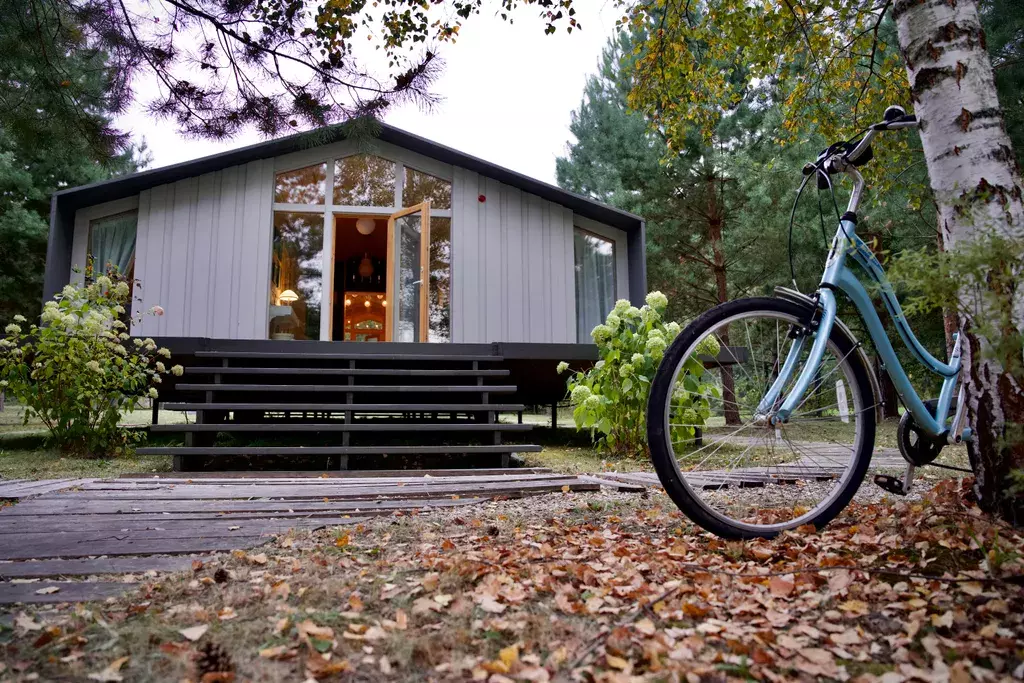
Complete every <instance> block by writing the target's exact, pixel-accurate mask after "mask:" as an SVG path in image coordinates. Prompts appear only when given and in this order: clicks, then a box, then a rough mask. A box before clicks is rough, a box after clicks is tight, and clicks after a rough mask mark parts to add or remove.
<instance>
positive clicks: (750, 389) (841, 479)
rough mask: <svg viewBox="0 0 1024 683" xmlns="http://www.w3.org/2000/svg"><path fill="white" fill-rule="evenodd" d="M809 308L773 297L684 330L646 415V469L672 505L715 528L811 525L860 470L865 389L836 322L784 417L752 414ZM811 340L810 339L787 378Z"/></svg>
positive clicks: (844, 497)
mask: <svg viewBox="0 0 1024 683" xmlns="http://www.w3.org/2000/svg"><path fill="white" fill-rule="evenodd" d="M810 316H811V309H810V308H809V307H807V306H801V305H799V304H796V303H793V302H789V301H784V300H780V299H767V298H760V299H741V300H739V301H731V302H729V303H725V304H722V305H720V306H717V307H715V308H713V309H711V310H710V311H708V312H706V313H705V314H704V315H702V316H701V317H700V318H698V319H697V320H695V321H694V322H693V323H692V324H690V325H689V326H688V327H687V328H686V329H685V330H683V331H682V332H681V333H680V334H679V336H678V337H677V338H676V339H675V340H674V341H673V342H672V344H671V345H670V346H669V348H668V349H667V350H666V352H665V357H664V359H663V360H662V362H661V365H660V367H659V368H658V373H657V375H656V376H655V379H654V382H653V385H652V387H651V397H650V400H649V402H648V413H647V430H648V442H649V445H650V448H651V457H652V460H653V463H654V467H655V470H656V471H657V473H658V477H659V478H660V479H661V482H662V484H663V485H664V487H665V490H666V492H667V493H668V494H669V496H670V497H671V498H672V500H673V501H674V502H675V503H676V505H678V506H679V508H680V509H681V510H682V511H683V512H684V513H686V515H687V516H688V517H689V518H690V519H692V520H693V521H694V522H696V523H697V524H700V525H701V526H702V527H704V528H705V529H707V530H709V531H711V532H713V533H715V534H718V535H719V536H723V537H726V538H753V537H765V538H770V537H772V536H775V535H777V534H778V533H780V532H781V531H784V530H786V529H792V528H795V527H797V526H801V525H803V524H813V525H815V526H817V527H819V528H820V527H822V526H824V525H825V524H827V523H828V522H829V521H831V520H832V519H833V518H834V517H835V516H836V515H837V514H839V512H840V511H841V510H842V509H843V508H844V507H845V506H846V505H847V504H848V503H849V501H850V499H851V498H853V495H854V494H855V493H856V492H857V489H858V487H859V486H860V482H861V480H862V479H863V478H864V473H865V472H866V470H867V466H868V462H869V460H870V457H871V450H872V448H873V447H874V441H875V405H874V394H873V392H872V388H871V382H870V379H869V376H868V374H867V369H866V368H865V367H864V364H863V362H862V361H861V359H860V356H859V355H858V354H857V353H856V348H857V347H856V345H855V344H853V343H851V341H850V340H849V339H848V338H847V337H846V336H845V335H844V334H843V333H842V332H840V331H839V330H835V329H834V330H833V331H832V335H831V337H830V339H829V343H828V345H827V348H826V352H825V357H824V359H823V360H822V364H821V366H820V368H819V369H818V372H817V375H816V377H815V380H814V382H812V384H811V387H810V388H809V390H808V392H807V393H806V394H805V395H804V397H803V399H802V400H801V403H800V404H799V406H798V407H797V408H796V410H794V411H793V414H792V415H791V416H790V419H789V420H788V421H787V422H786V423H784V424H778V425H772V424H771V423H770V421H766V420H755V419H754V418H755V412H756V409H757V407H758V404H759V403H760V402H761V399H762V398H763V397H764V395H765V393H766V392H767V390H768V388H769V386H771V384H772V382H774V380H775V378H776V377H777V376H778V373H779V370H780V368H781V366H782V364H783V363H784V361H785V359H786V356H787V353H788V352H789V349H790V346H791V345H792V344H793V343H794V341H795V339H796V337H797V336H799V335H800V334H803V333H804V332H805V331H806V329H807V328H806V325H807V323H808V322H809V319H810ZM810 346H811V344H810V339H808V340H807V342H806V343H805V344H804V345H803V351H802V355H801V356H800V362H799V364H798V366H797V367H796V369H795V371H794V372H793V373H792V375H791V379H790V385H791V384H792V383H793V381H795V379H796V377H797V376H798V374H799V371H800V369H801V368H802V366H803V364H804V362H805V361H806V356H807V353H808V350H809V349H810ZM789 389H790V386H786V387H784V388H783V391H782V393H781V395H780V398H779V400H778V402H777V404H776V406H775V408H776V409H777V408H778V405H779V404H781V401H782V399H783V398H785V397H786V396H787V395H788V393H789ZM772 412H774V410H773V411H772Z"/></svg>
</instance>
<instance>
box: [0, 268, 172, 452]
mask: <svg viewBox="0 0 1024 683" xmlns="http://www.w3.org/2000/svg"><path fill="white" fill-rule="evenodd" d="M129 296H130V287H129V285H128V281H127V280H126V279H125V278H124V277H122V276H120V275H118V274H117V273H116V272H112V273H109V274H106V275H101V276H99V277H97V278H95V280H93V281H91V282H90V284H87V285H85V286H83V287H76V286H75V285H68V286H67V287H65V288H64V290H63V291H61V292H60V293H59V294H57V295H56V296H55V297H54V299H53V301H48V302H46V305H45V306H44V307H43V313H42V316H41V317H40V324H39V325H35V324H33V325H31V326H30V327H29V328H28V329H27V330H23V329H22V325H23V324H25V323H26V322H27V321H26V320H25V318H24V317H23V316H15V317H14V322H13V323H11V324H10V325H8V326H7V327H6V328H5V330H4V332H5V333H6V337H5V338H3V339H0V388H3V389H6V391H7V393H8V394H10V395H12V396H14V397H15V398H16V399H18V400H19V401H20V402H21V403H22V404H24V405H25V407H26V410H25V421H26V422H28V420H29V419H30V418H32V417H36V418H38V419H39V420H40V421H42V423H43V424H44V425H46V428H47V429H48V430H49V431H50V434H51V436H52V438H53V440H54V441H55V442H56V445H57V446H58V447H59V448H60V449H61V450H62V451H64V452H66V453H70V454H76V455H87V456H106V455H118V454H121V453H124V452H125V451H126V450H129V449H130V448H131V446H132V444H133V443H134V441H135V439H136V438H138V437H137V436H136V435H134V434H132V433H130V432H128V431H127V430H125V429H122V428H121V427H119V426H118V421H119V420H120V418H121V414H122V413H123V412H124V411H129V410H133V409H134V408H135V407H136V406H138V404H139V401H140V400H142V399H143V398H144V397H149V398H157V396H158V390H157V385H158V384H160V382H161V375H164V374H166V373H168V372H171V373H173V374H175V375H180V374H181V372H182V369H181V366H179V365H176V366H174V367H173V368H170V369H168V368H167V366H166V365H165V363H166V362H167V359H168V358H170V355H171V354H170V352H169V351H168V350H167V349H158V348H157V347H156V343H154V341H153V340H152V339H132V338H131V337H130V336H129V335H128V325H127V324H126V323H125V321H124V320H123V318H124V316H125V304H126V303H127V302H128V298H129ZM159 312H162V311H160V310H159V309H156V308H154V309H151V310H150V311H149V312H148V313H149V314H157V313H159ZM139 317H140V318H141V316H139Z"/></svg>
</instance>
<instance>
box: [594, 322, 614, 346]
mask: <svg viewBox="0 0 1024 683" xmlns="http://www.w3.org/2000/svg"><path fill="white" fill-rule="evenodd" d="M612 332H613V330H612V328H610V327H608V326H607V325H598V326H597V327H595V328H594V329H593V330H591V331H590V336H591V337H593V338H594V341H595V342H596V343H598V344H600V343H601V342H603V341H606V340H607V339H609V338H610V337H611V336H612Z"/></svg>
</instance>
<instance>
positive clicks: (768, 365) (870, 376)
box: [647, 107, 973, 539]
mask: <svg viewBox="0 0 1024 683" xmlns="http://www.w3.org/2000/svg"><path fill="white" fill-rule="evenodd" d="M916 127H917V119H916V117H915V116H914V115H912V114H910V115H908V114H907V113H906V112H905V111H904V110H903V109H902V108H900V107H889V108H888V109H887V110H886V111H885V115H884V120H883V121H882V122H880V123H877V124H874V125H872V126H869V127H868V128H867V129H866V130H865V131H863V135H862V136H861V137H860V138H859V139H856V138H855V139H851V140H848V141H844V142H838V143H835V144H833V145H830V146H829V147H828V148H827V149H825V150H824V151H822V152H821V154H819V155H818V158H817V159H816V160H815V161H814V163H810V164H807V165H806V166H805V167H804V169H803V175H804V180H803V182H802V183H801V185H800V190H799V192H798V194H797V201H799V197H800V193H802V192H803V189H804V187H806V185H807V183H808V181H809V180H810V179H811V178H812V177H813V178H816V179H817V183H818V187H819V189H828V190H832V189H833V184H832V177H833V176H836V175H838V174H845V175H846V176H848V177H849V178H851V179H852V181H853V190H852V193H851V196H850V199H849V203H848V205H847V210H846V212H845V213H844V214H842V215H841V216H839V225H838V227H837V229H836V232H835V235H834V237H833V238H832V242H831V247H830V250H829V252H828V257H827V259H826V262H825V267H824V273H823V274H822V277H821V281H820V283H819V285H818V288H817V290H816V292H815V293H814V294H813V295H812V296H808V295H805V294H802V293H800V292H799V291H797V290H795V289H788V288H783V287H779V288H776V290H775V298H771V297H760V298H748V299H739V300H735V301H730V302H727V303H724V304H720V305H718V306H716V307H715V308H712V309H710V310H709V311H707V312H705V313H704V314H702V315H701V316H700V317H698V318H697V319H696V320H694V321H693V322H692V323H691V324H690V325H688V326H687V327H686V329H684V330H683V331H682V332H681V333H680V334H679V335H678V336H677V337H676V338H675V339H674V340H673V342H672V344H671V345H670V346H669V348H668V349H667V350H666V352H665V356H664V358H663V359H662V361H661V364H660V366H659V368H658V372H657V374H656V376H655V378H654V381H653V383H652V386H651V393H650V398H649V400H648V406H647V436H648V443H649V446H650V449H651V458H652V461H653V464H654V468H655V470H656V471H657V474H658V477H659V479H660V480H661V483H662V485H663V486H664V487H665V491H666V492H667V493H668V495H669V496H670V497H671V498H672V500H673V501H674V502H675V504H676V505H677V506H678V507H679V508H680V509H681V510H682V511H683V512H684V513H685V514H686V515H687V516H688V517H689V518H690V519H691V520H692V521H694V522H695V523H697V524H699V525H700V526H702V527H704V528H705V529H707V530H708V531H711V532H713V533H715V534H717V535H719V536H722V537H725V538H733V539H743V538H755V537H764V538H771V537H773V536H775V535H777V534H779V533H781V532H782V531H785V530H787V529H793V528H796V527H799V526H802V525H805V524H811V525H814V526H815V527H817V528H821V527H823V526H824V525H826V524H827V523H828V522H830V521H831V520H832V519H833V518H835V516H836V515H838V514H839V513H840V512H841V511H842V510H843V508H845V507H846V505H847V504H848V503H849V502H850V500H851V499H852V498H853V496H854V495H855V494H856V492H857V490H858V488H859V487H860V484H861V482H862V480H863V479H864V476H865V473H866V472H867V468H868V464H869V461H870V459H871V457H872V452H873V450H874V445H875V427H876V422H875V420H876V409H877V408H878V406H879V405H880V404H881V398H880V397H881V393H880V391H879V389H878V386H877V379H876V378H875V375H874V373H873V372H872V371H871V365H870V363H869V361H868V358H867V356H866V354H865V353H864V351H863V349H862V346H861V344H860V342H858V341H857V339H856V338H855V337H854V335H853V333H852V332H851V331H850V329H849V328H848V327H847V326H846V325H844V324H843V323H842V321H840V320H839V319H838V318H837V316H836V309H837V303H838V302H837V295H838V294H839V293H842V294H845V295H846V296H847V297H848V298H849V299H850V300H851V301H852V302H853V304H854V306H855V307H856V309H857V311H858V313H859V314H860V317H861V319H862V320H863V321H864V324H865V326H866V328H867V330H868V333H869V335H870V337H871V339H872V341H873V342H874V345H875V348H876V351H877V353H878V355H879V357H880V358H881V359H882V361H883V363H884V367H885V369H886V371H887V372H888V374H889V376H890V378H891V380H892V382H893V384H894V385H895V387H896V391H897V394H898V395H899V397H900V399H901V401H902V402H903V404H904V405H905V406H906V412H905V413H904V415H903V417H902V418H901V420H900V423H899V428H898V430H897V442H898V446H899V451H900V455H901V456H902V458H903V461H904V462H905V465H906V470H905V473H904V475H903V478H902V479H898V478H896V477H892V476H888V475H878V476H877V477H876V478H875V481H876V483H877V484H879V485H880V486H882V487H883V488H885V489H886V490H888V491H890V492H892V493H895V494H906V493H907V492H908V491H909V489H910V485H911V482H912V481H913V476H914V472H915V469H916V468H917V467H921V466H924V465H927V464H930V463H932V462H933V461H934V460H935V458H937V457H938V455H939V451H940V450H941V449H942V447H943V446H945V445H946V444H950V443H960V442H961V441H963V440H969V439H970V436H971V435H970V429H969V428H965V427H963V421H964V413H965V401H964V388H963V386H962V385H961V386H960V390H959V395H958V397H957V404H956V411H955V413H954V415H953V417H952V419H951V420H950V419H949V410H950V407H951V403H952V397H953V392H954V390H955V388H956V386H957V383H958V380H959V378H960V371H961V363H960V335H959V334H957V335H956V337H955V340H954V342H953V349H952V353H951V355H950V358H949V361H948V362H945V363H944V362H942V361H940V360H938V359H937V358H935V357H934V356H932V355H931V354H930V353H929V352H928V351H927V350H926V349H925V348H924V346H922V344H921V342H920V341H918V339H917V337H915V336H914V333H913V331H912V330H911V329H910V327H909V325H908V323H907V321H906V318H905V317H904V315H903V312H902V309H901V308H900V304H899V302H898V301H897V299H896V296H895V294H894V293H893V290H892V287H891V286H890V285H889V283H888V280H887V279H886V276H885V272H884V270H883V269H882V266H881V264H880V263H879V262H878V260H877V259H876V258H875V256H874V255H873V254H872V252H871V249H870V248H869V247H868V246H867V244H865V242H864V241H863V240H861V239H860V237H858V236H857V208H858V205H859V203H860V200H861V196H862V194H863V192H864V187H865V181H864V178H863V176H862V175H861V173H860V171H858V170H857V169H858V167H860V166H863V165H864V164H866V163H868V162H869V161H871V159H872V156H873V153H872V150H871V143H872V141H873V140H874V138H875V137H876V136H877V135H879V134H880V133H882V132H886V131H892V130H899V129H904V128H916ZM833 201H834V195H833ZM795 212H796V204H795V203H794V208H793V216H792V217H791V223H790V238H791V239H792V225H793V220H795ZM836 213H837V214H838V205H836ZM791 258H792V253H791ZM850 259H852V260H853V261H854V262H855V263H856V264H857V265H859V266H860V267H861V269H862V270H863V271H864V272H865V273H866V274H867V276H868V278H869V279H870V280H871V281H872V282H873V283H874V284H875V285H877V287H878V289H879V291H880V292H881V297H882V299H883V301H884V303H885V307H886V309H887V310H888V314H889V316H890V317H891V318H892V320H893V322H894V324H895V327H896V329H897V330H898V331H899V335H900V338H901V340H902V342H903V343H904V344H905V345H906V347H907V348H908V349H909V350H910V352H911V354H912V355H913V356H914V357H915V358H916V360H918V361H919V362H920V363H922V364H923V365H924V366H925V367H926V368H928V370H929V371H931V372H933V373H935V374H937V375H939V376H940V377H942V379H943V382H942V390H941V392H940V394H939V398H938V399H937V400H930V401H925V400H922V399H921V397H920V396H919V395H918V394H917V392H916V391H915V390H914V388H913V387H912V386H911V384H910V380H909V378H908V377H907V375H906V373H905V372H904V370H903V367H902V366H901V364H900V361H899V359H898V358H897V356H896V352H895V349H894V348H893V344H892V342H891V341H890V340H889V338H888V336H887V334H886V331H885V327H884V326H883V324H882V321H881V319H880V318H879V315H878V313H877V312H876V311H875V307H874V306H873V305H872V302H871V298H870V295H869V294H868V291H867V289H866V288H865V286H864V285H863V284H862V283H861V281H860V280H859V279H858V278H857V277H856V275H855V274H854V273H853V271H852V270H851V269H850V267H849V265H848V260H850ZM794 286H795V276H794ZM833 378H834V379H833ZM717 421H722V422H724V425H722V424H714V423H715V422H717ZM900 464H903V463H900ZM741 465H742V466H741ZM972 465H973V463H972ZM750 486H754V487H758V492H757V496H756V497H755V496H753V495H751V493H752V492H747V491H743V489H744V488H745V487H750ZM790 498H794V500H789V499H790Z"/></svg>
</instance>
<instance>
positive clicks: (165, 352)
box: [157, 348, 171, 358]
mask: <svg viewBox="0 0 1024 683" xmlns="http://www.w3.org/2000/svg"><path fill="white" fill-rule="evenodd" d="M157 354H158V355H161V356H163V357H164V358H170V357H171V350H170V349H163V348H161V349H158V350H157Z"/></svg>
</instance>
